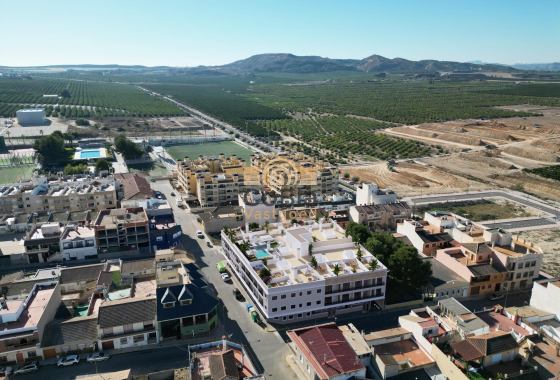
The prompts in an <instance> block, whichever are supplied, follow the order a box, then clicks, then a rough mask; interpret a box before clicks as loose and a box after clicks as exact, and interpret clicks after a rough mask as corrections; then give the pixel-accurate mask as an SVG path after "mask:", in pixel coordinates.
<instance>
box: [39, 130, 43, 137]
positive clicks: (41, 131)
mask: <svg viewBox="0 0 560 380" xmlns="http://www.w3.org/2000/svg"><path fill="white" fill-rule="evenodd" d="M39 133H40V134H41V137H43V130H42V129H41V130H40V131H39Z"/></svg>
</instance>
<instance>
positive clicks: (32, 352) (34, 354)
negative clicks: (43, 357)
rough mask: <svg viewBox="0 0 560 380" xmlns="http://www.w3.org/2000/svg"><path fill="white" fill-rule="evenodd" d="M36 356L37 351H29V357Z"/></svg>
mask: <svg viewBox="0 0 560 380" xmlns="http://www.w3.org/2000/svg"><path fill="white" fill-rule="evenodd" d="M35 356H37V352H36V351H35V350H30V351H27V357H28V358H34V357H35Z"/></svg>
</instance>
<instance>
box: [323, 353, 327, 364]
mask: <svg viewBox="0 0 560 380" xmlns="http://www.w3.org/2000/svg"><path fill="white" fill-rule="evenodd" d="M326 362H327V354H323V364H325V363H326Z"/></svg>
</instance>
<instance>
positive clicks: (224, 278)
mask: <svg viewBox="0 0 560 380" xmlns="http://www.w3.org/2000/svg"><path fill="white" fill-rule="evenodd" d="M222 280H224V282H227V281H229V274H227V273H222Z"/></svg>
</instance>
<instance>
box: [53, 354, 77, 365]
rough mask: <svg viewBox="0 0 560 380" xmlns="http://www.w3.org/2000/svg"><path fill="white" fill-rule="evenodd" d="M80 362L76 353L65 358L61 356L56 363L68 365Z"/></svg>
mask: <svg viewBox="0 0 560 380" xmlns="http://www.w3.org/2000/svg"><path fill="white" fill-rule="evenodd" d="M79 362H80V357H79V356H78V355H70V356H67V357H65V358H62V359H60V360H59V361H58V363H56V365H57V366H59V367H66V366H69V365H74V364H78V363H79Z"/></svg>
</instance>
